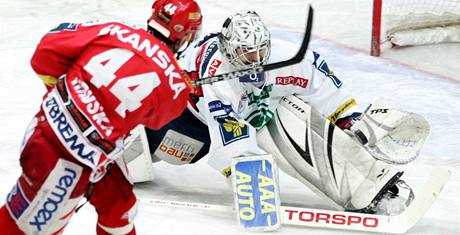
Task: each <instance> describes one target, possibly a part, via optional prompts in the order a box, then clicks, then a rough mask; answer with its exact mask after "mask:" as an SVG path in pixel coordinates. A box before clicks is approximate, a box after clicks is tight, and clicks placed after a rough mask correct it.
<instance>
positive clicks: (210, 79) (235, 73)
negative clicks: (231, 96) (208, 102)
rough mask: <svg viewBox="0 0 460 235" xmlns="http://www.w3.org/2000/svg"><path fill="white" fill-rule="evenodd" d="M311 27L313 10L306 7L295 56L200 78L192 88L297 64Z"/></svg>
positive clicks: (193, 83)
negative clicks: (302, 28)
mask: <svg viewBox="0 0 460 235" xmlns="http://www.w3.org/2000/svg"><path fill="white" fill-rule="evenodd" d="M312 25H313V8H312V7H311V6H309V7H308V18H307V24H306V28H305V34H304V37H303V40H302V44H301V45H300V49H299V51H297V54H296V55H295V56H294V57H292V58H290V59H288V60H285V61H279V62H275V63H271V64H266V65H261V66H257V67H254V68H249V69H243V70H238V71H233V72H229V73H224V74H220V75H216V76H213V77H206V78H201V79H198V80H194V81H192V85H193V86H201V85H205V84H212V83H214V82H219V81H225V80H230V79H235V78H239V77H241V76H244V75H247V74H256V73H261V72H265V71H270V70H274V69H279V68H282V67H286V66H289V65H293V64H297V63H299V62H300V61H302V59H303V58H304V56H305V53H306V52H307V48H308V44H309V42H310V36H311V29H312Z"/></svg>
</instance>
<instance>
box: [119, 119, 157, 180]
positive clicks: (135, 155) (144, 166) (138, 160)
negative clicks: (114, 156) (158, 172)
mask: <svg viewBox="0 0 460 235" xmlns="http://www.w3.org/2000/svg"><path fill="white" fill-rule="evenodd" d="M125 146H126V147H125V151H124V152H123V158H124V160H125V161H126V162H127V165H128V172H129V176H130V177H131V180H132V182H133V183H139V182H146V181H151V180H153V179H154V173H153V165H152V158H151V156H150V150H149V144H148V140H147V135H146V133H145V127H144V126H142V125H139V126H138V127H136V128H135V129H133V130H132V131H131V132H130V135H129V136H128V137H127V138H126V140H125Z"/></svg>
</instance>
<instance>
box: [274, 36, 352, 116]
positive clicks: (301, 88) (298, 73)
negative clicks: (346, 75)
mask: <svg viewBox="0 0 460 235" xmlns="http://www.w3.org/2000/svg"><path fill="white" fill-rule="evenodd" d="M272 42H273V47H272V54H271V56H272V57H271V58H272V60H276V61H279V60H281V59H280V58H282V56H283V55H282V54H283V53H284V52H285V51H286V50H289V48H292V43H291V42H287V41H284V40H277V39H274V40H272ZM294 48H295V46H294ZM294 50H295V49H294ZM267 75H268V76H267V80H268V81H267V84H271V85H272V86H273V89H272V94H271V96H270V97H271V99H272V100H271V101H270V102H271V103H272V104H273V103H274V104H276V106H277V104H278V102H279V99H281V97H283V96H289V95H296V96H297V97H299V98H301V99H302V100H304V101H305V102H307V103H309V104H310V105H311V106H313V107H314V108H315V109H316V110H318V111H319V112H320V113H321V114H323V115H324V116H325V117H327V118H328V119H330V120H331V121H332V122H335V121H336V120H337V119H338V118H340V117H341V116H343V114H345V113H347V112H350V111H352V109H350V108H351V107H353V106H354V105H355V104H356V101H355V99H354V98H353V97H352V96H351V94H349V93H348V92H347V91H346V88H345V86H346V85H345V83H343V82H342V80H340V79H339V78H338V77H337V76H336V75H335V74H334V73H333V71H332V70H331V69H330V68H329V65H328V64H327V63H326V61H325V59H324V58H323V57H322V56H321V55H320V54H319V53H317V52H315V51H311V50H308V51H307V54H306V56H305V58H304V59H303V60H302V61H301V62H300V63H299V64H295V65H292V66H289V67H285V68H281V69H278V70H274V71H270V72H268V73H267Z"/></svg>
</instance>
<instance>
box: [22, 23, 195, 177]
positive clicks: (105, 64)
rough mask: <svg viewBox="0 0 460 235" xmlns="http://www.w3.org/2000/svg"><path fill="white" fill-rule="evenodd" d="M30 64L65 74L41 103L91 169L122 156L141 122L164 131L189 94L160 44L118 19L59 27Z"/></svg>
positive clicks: (47, 74) (44, 72) (48, 74)
mask: <svg viewBox="0 0 460 235" xmlns="http://www.w3.org/2000/svg"><path fill="white" fill-rule="evenodd" d="M31 64H32V67H33V69H34V70H35V72H36V73H37V74H39V75H40V77H41V78H42V79H44V80H45V81H48V82H49V81H50V80H52V79H53V78H60V79H59V81H58V82H57V84H56V85H55V86H53V87H54V89H50V90H49V92H48V93H47V95H46V96H45V97H44V102H43V105H42V108H43V110H44V112H45V115H46V117H47V120H48V122H49V124H50V126H51V127H52V128H53V130H54V131H55V133H56V135H57V136H58V137H59V139H60V141H61V142H62V143H63V145H64V146H65V147H66V148H67V150H68V151H69V152H71V153H72V154H73V155H74V156H75V157H76V158H77V159H78V160H80V161H82V162H83V163H85V164H86V165H88V166H90V167H92V168H93V169H96V168H97V167H98V166H100V165H103V164H106V162H110V161H111V160H115V159H116V158H118V156H120V152H121V151H122V150H123V144H122V142H123V138H124V137H125V136H126V135H127V134H128V133H129V131H130V130H131V129H133V128H134V127H136V126H137V125H139V124H142V125H145V126H146V127H149V128H152V129H159V128H161V127H162V126H163V125H165V124H166V123H168V122H169V121H171V120H172V119H174V118H175V117H177V116H179V115H180V114H181V112H182V111H183V109H184V108H185V107H186V104H187V97H188V95H189V92H190V89H189V87H188V85H187V84H186V83H185V82H184V80H183V78H182V76H181V75H180V74H181V73H180V68H179V66H178V64H177V62H176V60H175V57H174V55H173V53H172V52H171V51H170V50H169V48H167V46H166V45H165V44H164V43H163V42H161V41H160V40H159V39H157V38H155V37H154V36H152V35H151V34H149V33H148V32H146V31H145V30H143V29H140V28H137V27H134V26H128V25H126V24H123V23H119V22H90V23H83V24H74V23H64V24H61V25H59V26H58V27H57V28H55V29H53V30H51V31H50V32H49V33H48V34H46V35H45V36H44V37H43V38H42V40H41V41H40V43H39V44H38V46H37V49H36V51H35V53H34V55H33V57H32V60H31ZM55 83H56V81H54V82H49V83H47V84H48V85H49V84H55ZM107 159H109V160H107Z"/></svg>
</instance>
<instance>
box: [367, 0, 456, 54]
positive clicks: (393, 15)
mask: <svg viewBox="0 0 460 235" xmlns="http://www.w3.org/2000/svg"><path fill="white" fill-rule="evenodd" d="M385 42H390V43H391V44H392V46H409V45H423V44H434V43H442V42H460V0H374V9H373V26H372V48H371V53H372V55H376V56H378V55H379V54H380V47H381V44H382V43H385Z"/></svg>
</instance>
